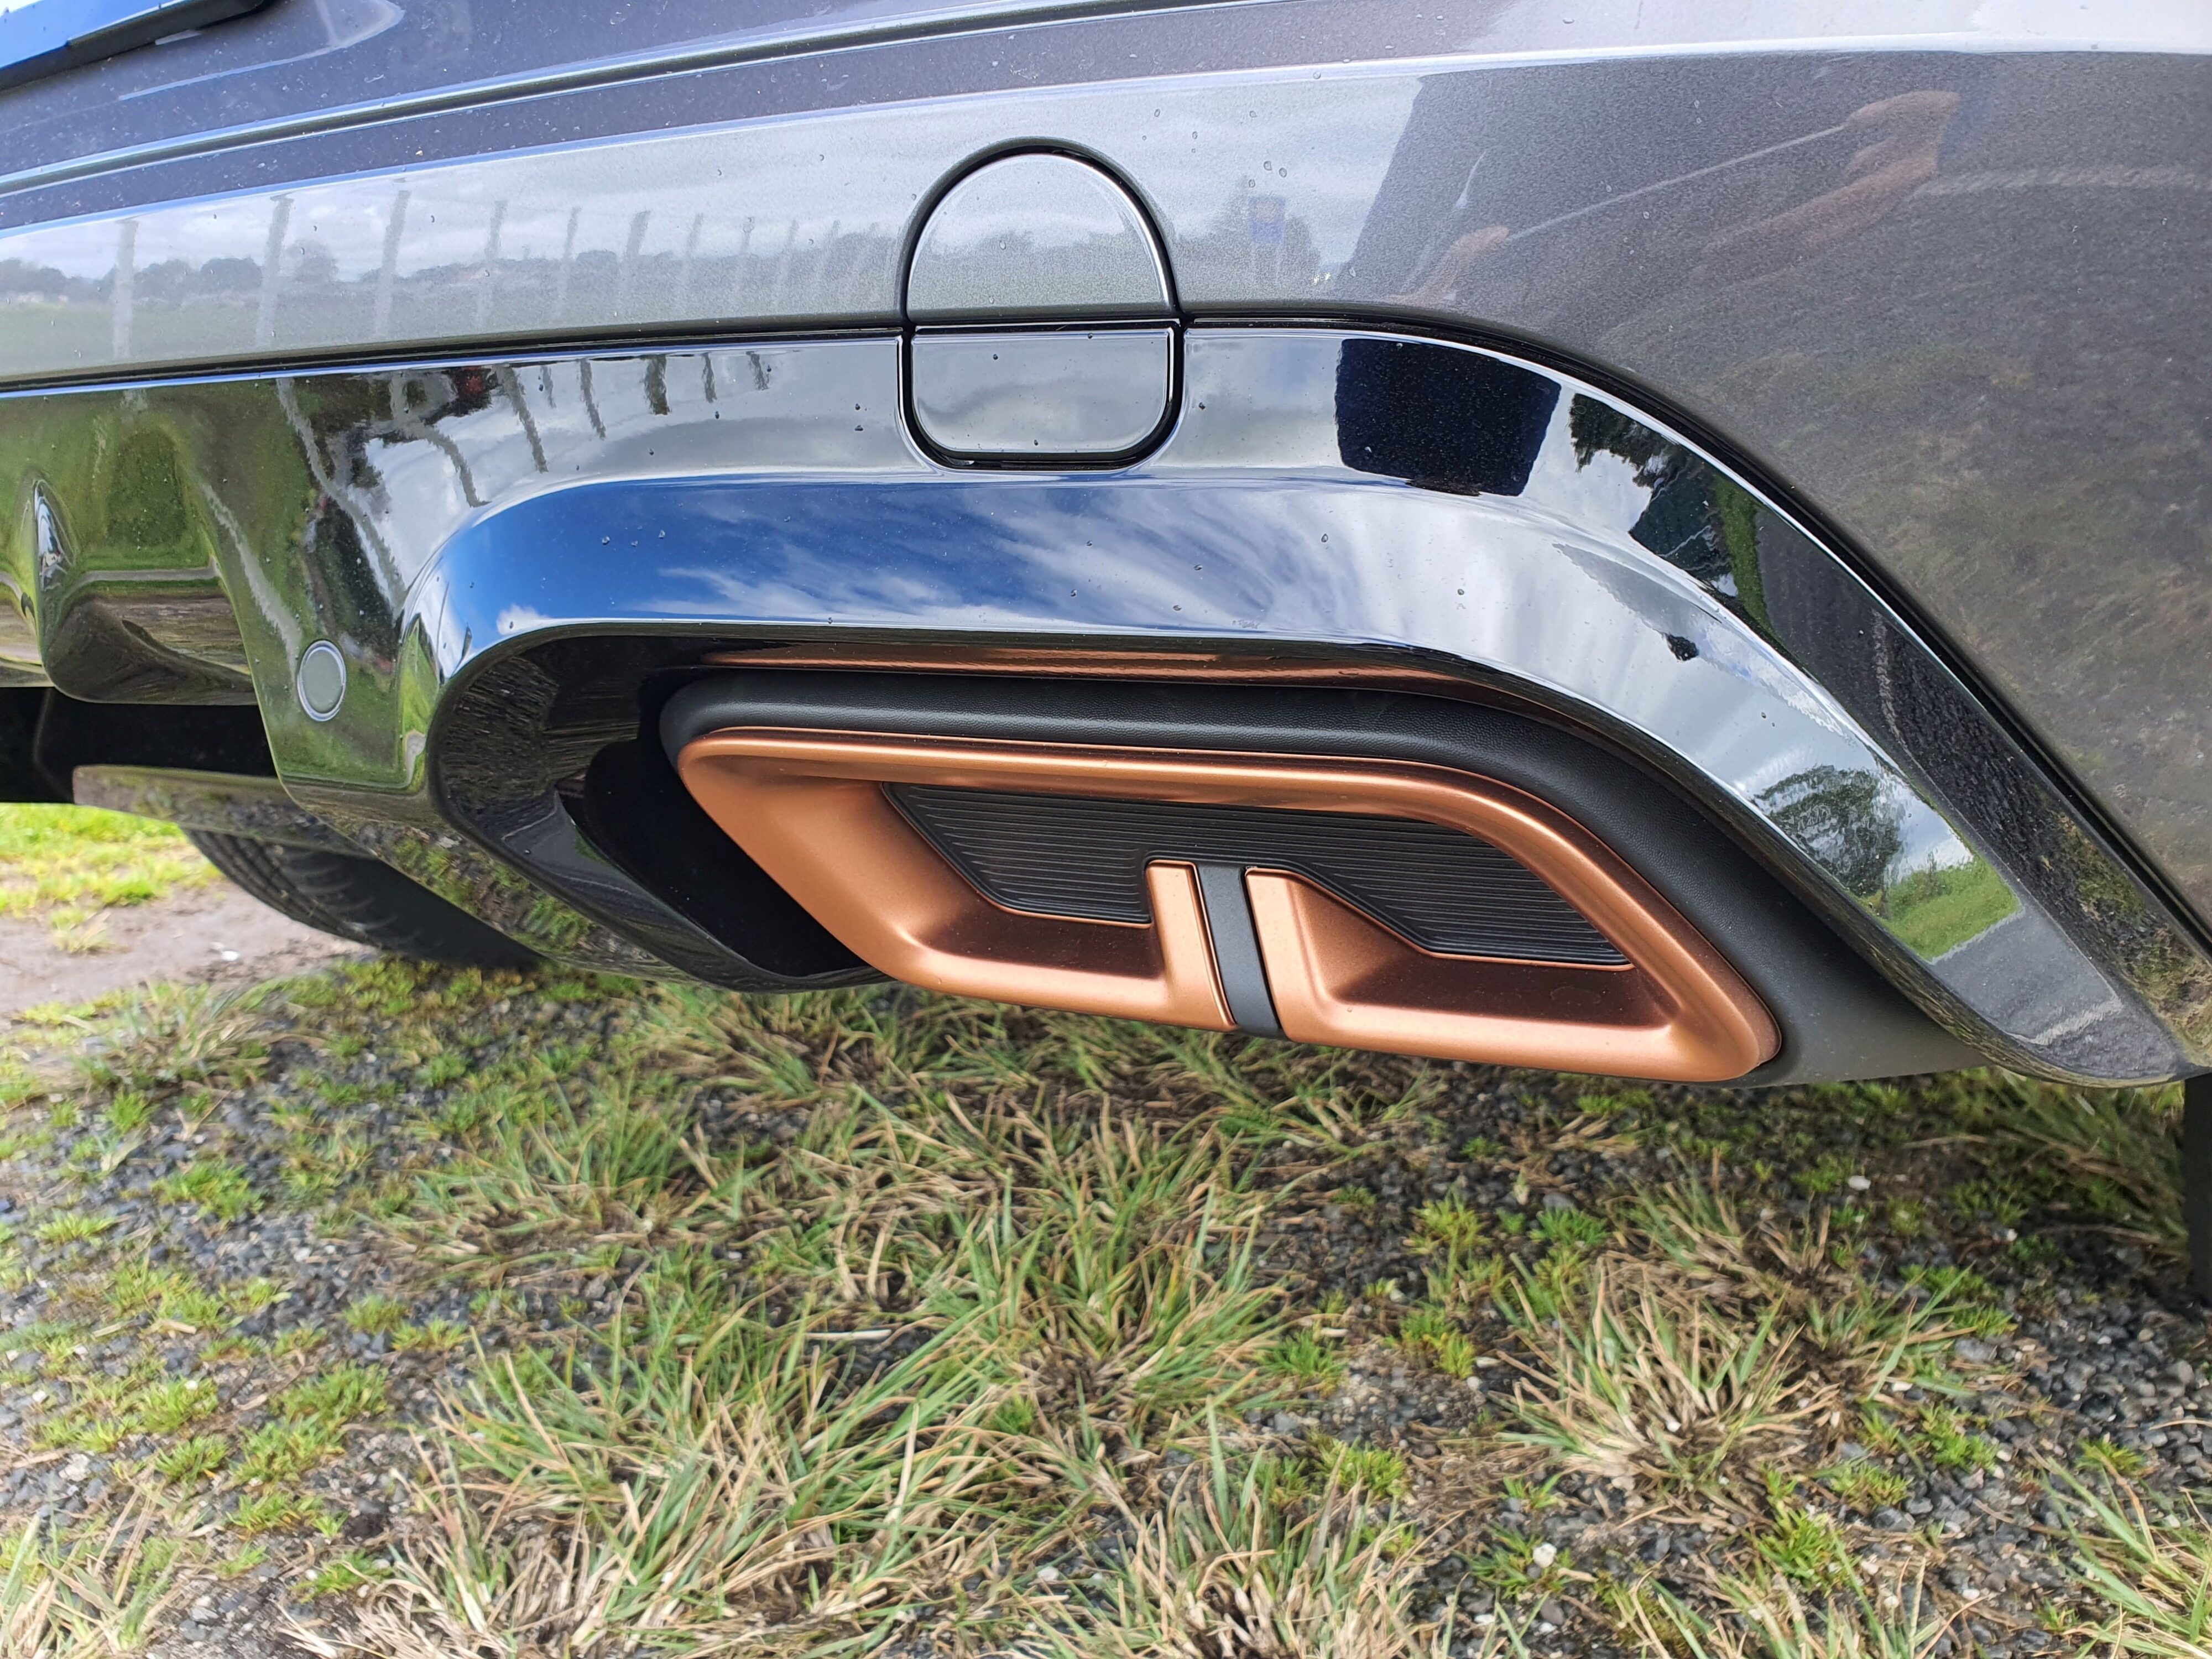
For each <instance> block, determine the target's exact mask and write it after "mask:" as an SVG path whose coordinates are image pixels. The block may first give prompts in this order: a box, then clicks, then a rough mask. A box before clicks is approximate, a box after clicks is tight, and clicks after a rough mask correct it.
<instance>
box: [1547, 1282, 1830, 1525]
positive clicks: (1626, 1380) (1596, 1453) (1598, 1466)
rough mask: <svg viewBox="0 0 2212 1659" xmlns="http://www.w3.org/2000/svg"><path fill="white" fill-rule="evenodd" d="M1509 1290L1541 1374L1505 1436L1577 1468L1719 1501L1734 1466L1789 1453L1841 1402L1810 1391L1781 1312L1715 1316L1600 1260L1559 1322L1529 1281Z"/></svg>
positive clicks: (1693, 1299)
mask: <svg viewBox="0 0 2212 1659" xmlns="http://www.w3.org/2000/svg"><path fill="white" fill-rule="evenodd" d="M1624 1281H1626V1282H1624ZM1512 1294H1513V1295H1514V1296H1515V1297H1516V1301H1515V1302H1513V1303H1512V1304H1509V1309H1508V1311H1509V1315H1510V1316H1512V1317H1513V1318H1514V1320H1515V1322H1516V1324H1517V1325H1519V1326H1520V1328H1521V1330H1522V1335H1523V1337H1524V1339H1525V1340H1527V1341H1528V1344H1529V1346H1531V1347H1532V1348H1533V1349H1534V1351H1535V1353H1536V1355H1537V1358H1538V1359H1539V1361H1540V1363H1541V1366H1542V1368H1543V1370H1542V1374H1541V1376H1542V1386H1541V1388H1539V1389H1530V1388H1529V1387H1528V1386H1527V1385H1526V1384H1524V1385H1522V1388H1521V1389H1518V1390H1517V1391H1516V1411H1517V1413H1518V1414H1519V1417H1520V1419H1521V1423H1522V1427H1521V1428H1520V1429H1519V1430H1518V1431H1514V1432H1512V1433H1510V1434H1509V1435H1508V1436H1507V1438H1508V1439H1510V1440H1513V1441H1517V1442H1520V1443H1524V1444H1528V1445H1534V1446H1539V1447H1541V1448H1543V1449H1545V1450H1547V1451H1548V1452H1550V1453H1551V1454H1552V1455H1553V1456H1555V1457H1557V1458H1558V1459H1559V1461H1560V1462H1564V1463H1565V1465H1566V1466H1567V1467H1568V1468H1572V1469H1577V1470H1581V1471H1583V1472H1585V1473H1588V1474H1596V1475H1600V1476H1602V1477H1605V1478H1607V1479H1621V1478H1627V1479H1636V1478H1638V1477H1641V1478H1645V1479H1650V1480H1660V1481H1664V1482H1672V1483H1676V1484H1681V1485H1686V1486H1690V1487H1692V1488H1695V1489H1697V1490H1699V1491H1700V1492H1705V1493H1707V1495H1709V1496H1711V1495H1715V1494H1714V1493H1713V1491H1712V1489H1713V1488H1715V1487H1716V1486H1717V1485H1718V1483H1719V1482H1720V1480H1721V1479H1722V1477H1723V1475H1724V1474H1726V1473H1727V1471H1728V1470H1729V1468H1730V1467H1731V1466H1732V1465H1737V1464H1742V1465H1744V1466H1745V1467H1746V1468H1747V1467H1748V1465H1749V1463H1750V1462H1754V1461H1756V1460H1758V1459H1759V1458H1760V1457H1762V1456H1765V1455H1770V1454H1771V1453H1773V1452H1775V1451H1777V1450H1778V1449H1781V1448H1782V1447H1783V1446H1784V1445H1786V1444H1787V1443H1790V1441H1791V1440H1792V1439H1793V1438H1794V1437H1795V1436H1796V1433H1797V1431H1798V1430H1799V1427H1800V1425H1802V1423H1803V1422H1804V1421H1805V1420H1806V1419H1808V1418H1810V1417H1813V1416H1814V1415H1816V1414H1817V1413H1820V1412H1822V1411H1825V1410H1826V1409H1827V1408H1828V1407H1829V1406H1830V1405H1831V1404H1832V1400H1831V1398H1830V1397H1829V1391H1828V1390H1826V1389H1815V1390H1814V1392H1813V1393H1812V1394H1810V1395H1808V1394H1806V1393H1805V1392H1804V1391H1803V1379H1802V1377H1801V1376H1800V1375H1799V1367H1798V1365H1797V1364H1796V1356H1795V1355H1794V1353H1793V1352H1792V1350H1793V1348H1794V1347H1795V1346H1796V1340H1797V1335H1796V1330H1795V1329H1794V1328H1790V1327H1789V1326H1787V1325H1785V1324H1784V1322H1783V1320H1782V1319H1781V1317H1780V1316H1779V1314H1778V1312H1777V1311H1776V1310H1772V1309H1769V1310H1767V1311H1766V1312H1765V1314H1764V1315H1763V1316H1760V1317H1759V1318H1758V1319H1756V1320H1754V1321H1745V1320H1741V1319H1736V1318H1730V1317H1727V1316H1718V1315H1716V1314H1715V1313H1714V1312H1713V1310H1711V1309H1710V1308H1709V1307H1708V1306H1707V1305H1706V1304H1705V1301H1704V1299H1703V1298H1701V1297H1699V1296H1698V1295H1696V1294H1695V1293H1694V1292H1692V1291H1688V1290H1686V1289H1685V1288H1683V1287H1682V1286H1680V1285H1679V1284H1675V1285H1670V1284H1668V1282H1667V1281H1666V1280H1664V1279H1661V1278H1660V1277H1659V1276H1657V1275H1656V1274H1653V1273H1641V1272H1638V1271H1637V1270H1635V1269H1633V1268H1622V1267H1612V1268H1608V1267H1603V1266H1601V1267H1598V1268H1596V1269H1595V1270H1594V1271H1593V1273H1592V1275H1591V1278H1590V1281H1589V1289H1588V1293H1587V1296H1586V1298H1585V1299H1584V1300H1583V1302H1582V1304H1580V1305H1579V1306H1577V1307H1570V1308H1567V1309H1565V1310H1562V1311H1561V1313H1560V1316H1559V1318H1558V1319H1557V1320H1555V1321H1552V1320H1545V1319H1542V1318H1541V1317H1539V1316H1538V1314H1537V1312H1536V1310H1535V1309H1534V1307H1533V1306H1532V1305H1531V1303H1530V1301H1529V1299H1528V1294H1527V1292H1526V1290H1525V1288H1523V1287H1520V1286H1516V1287H1514V1290H1513V1291H1512ZM1793 1390H1795V1391H1796V1393H1795V1395H1794V1397H1793ZM1746 1485H1748V1483H1746ZM1745 1495H1746V1496H1748V1493H1746V1494H1745Z"/></svg>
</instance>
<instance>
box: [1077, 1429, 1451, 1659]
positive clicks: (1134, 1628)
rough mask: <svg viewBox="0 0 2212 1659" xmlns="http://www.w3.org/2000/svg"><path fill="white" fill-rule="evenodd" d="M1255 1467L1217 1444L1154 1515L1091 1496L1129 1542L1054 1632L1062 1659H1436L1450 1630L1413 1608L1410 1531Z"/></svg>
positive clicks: (1103, 1487)
mask: <svg viewBox="0 0 2212 1659" xmlns="http://www.w3.org/2000/svg"><path fill="white" fill-rule="evenodd" d="M1277 1474H1279V1471H1276V1470H1274V1469H1273V1468H1272V1467H1271V1466H1270V1465H1268V1464H1267V1462H1265V1461H1264V1460H1255V1462H1252V1463H1250V1464H1249V1465H1247V1466H1246V1467H1245V1468H1244V1469H1243V1472H1242V1474H1238V1473H1237V1472H1236V1471H1235V1470H1234V1469H1233V1468H1232V1467H1231V1463H1230V1462H1229V1460H1228V1458H1227V1456H1226V1455H1225V1451H1224V1449H1223V1447H1222V1445H1221V1443H1220V1441H1219V1439H1218V1437H1216V1438H1215V1440H1214V1441H1213V1444H1212V1456H1211V1458H1210V1459H1209V1460H1206V1461H1203V1462H1198V1463H1194V1464H1193V1465H1191V1466H1190V1467H1189V1468H1188V1469H1186V1470H1185V1471H1184V1472H1183V1474H1182V1477H1181V1478H1180V1479H1179V1480H1177V1481H1176V1483H1175V1484H1174V1485H1173V1486H1170V1488H1169V1489H1168V1491H1167V1492H1166V1494H1165V1496H1164V1502H1163V1503H1162V1504H1160V1505H1159V1507H1158V1509H1157V1510H1154V1511H1152V1512H1151V1513H1149V1514H1139V1513H1138V1512H1137V1511H1136V1510H1134V1509H1133V1507H1132V1506H1131V1504H1130V1503H1129V1500H1128V1498H1127V1495H1126V1494H1125V1493H1124V1492H1122V1491H1121V1488H1120V1487H1119V1486H1117V1485H1116V1484H1115V1482H1114V1481H1113V1480H1111V1479H1110V1478H1109V1477H1105V1476H1103V1474H1102V1475H1100V1476H1098V1477H1097V1486H1098V1488H1099V1490H1100V1491H1101V1492H1103V1495H1104V1496H1106V1497H1107V1498H1108V1499H1109V1501H1110V1502H1112V1503H1113V1504H1115V1507H1116V1508H1118V1509H1119V1510H1121V1514H1122V1516H1123V1518H1124V1520H1125V1521H1126V1522H1127V1525H1128V1528H1129V1534H1130V1535H1129V1541H1128V1547H1127V1552H1126V1553H1125V1555H1124V1557H1123V1561H1122V1565H1121V1571H1120V1573H1119V1574H1118V1575H1117V1577H1116V1578H1115V1582H1114V1583H1113V1584H1112V1586H1111V1588H1110V1589H1109V1590H1107V1591H1105V1592H1103V1593H1102V1594H1100V1595H1097V1596H1096V1597H1095V1598H1093V1599H1092V1600H1091V1601H1088V1602H1085V1603H1081V1604H1079V1605H1078V1606H1077V1607H1074V1608H1073V1610H1072V1611H1070V1612H1068V1613H1064V1614H1062V1615H1060V1617H1059V1618H1058V1619H1057V1620H1055V1627H1054V1629H1053V1631H1052V1633H1051V1637H1050V1640H1051V1643H1052V1647H1053V1650H1054V1651H1055V1652H1057V1653H1059V1654H1061V1655H1065V1656H1068V1659H1073V1656H1076V1655H1082V1656H1085V1659H1409V1656H1414V1655H1421V1654H1432V1655H1435V1656H1438V1659H1441V1656H1442V1655H1443V1654H1444V1653H1445V1652H1446V1651H1447V1650H1448V1647H1449V1629H1448V1628H1440V1627H1438V1626H1437V1625H1435V1624H1433V1623H1427V1622H1424V1621H1422V1620H1418V1619H1416V1618H1415V1617H1414V1616H1413V1613H1412V1611H1411V1607H1410V1602H1411V1599H1412V1590H1413V1583H1414V1581H1415V1580H1416V1578H1417V1577H1419V1571H1420V1567H1421V1561H1420V1558H1419V1553H1418V1552H1417V1551H1416V1550H1414V1549H1413V1547H1412V1546H1413V1543H1414V1539H1413V1534H1412V1532H1411V1530H1410V1528H1406V1527H1404V1526H1402V1525H1394V1524H1391V1523H1389V1522H1388V1521H1387V1519H1386V1518H1384V1517H1380V1516H1376V1515H1375V1514H1374V1513H1373V1512H1372V1511H1370V1510H1366V1509H1365V1508H1364V1507H1363V1506H1362V1505H1360V1504H1358V1502H1356V1501H1355V1499H1354V1498H1352V1495H1350V1494H1347V1493H1346V1492H1341V1491H1340V1490H1339V1489H1337V1488H1335V1487H1334V1486H1331V1487H1330V1488H1329V1489H1328V1490H1327V1491H1325V1492H1321V1493H1318V1494H1309V1493H1306V1492H1304V1491H1303V1489H1302V1488H1300V1487H1299V1486H1297V1485H1296V1484H1295V1483H1293V1484H1291V1485H1289V1486H1285V1485H1283V1484H1280V1483H1279V1481H1278V1480H1276V1479H1275V1478H1274V1477H1275V1476H1276V1475H1277Z"/></svg>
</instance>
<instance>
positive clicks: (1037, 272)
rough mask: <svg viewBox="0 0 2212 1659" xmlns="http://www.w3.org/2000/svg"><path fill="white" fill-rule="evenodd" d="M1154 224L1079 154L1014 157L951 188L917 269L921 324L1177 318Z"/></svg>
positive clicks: (912, 271)
mask: <svg viewBox="0 0 2212 1659" xmlns="http://www.w3.org/2000/svg"><path fill="white" fill-rule="evenodd" d="M1172 312H1173V301H1171V300H1170V297H1169V295H1168V278H1167V268H1166V266H1165V264H1163V263H1162V261H1161V258H1160V251H1159V247H1158V244H1156V243H1155V242H1154V241H1153V240H1152V227H1151V226H1149V225H1147V224H1146V222H1145V216H1144V214H1143V212H1142V211H1141V210H1139V208H1138V206H1137V204H1136V202H1135V201H1134V199H1133V198H1132V197H1131V196H1130V195H1129V192H1128V191H1127V190H1126V189H1125V188H1123V186H1122V185H1121V182H1120V180H1118V179H1114V178H1112V177H1110V176H1109V175H1108V174H1107V173H1104V172H1103V171H1102V170H1101V169H1100V168H1099V167H1097V166H1095V165H1094V164H1092V163H1091V162H1089V161H1080V160H1078V159H1077V158H1076V157H1074V156H1072V155H1037V154H1034V153H1032V154H1030V155H1008V156H1002V157H1000V159H999V160H997V161H986V162H985V163H984V164H983V165H982V166H981V167H977V168H976V169H975V171H974V172H973V173H968V174H966V175H965V176H964V177H963V178H962V179H960V180H959V181H958V182H957V184H955V185H953V186H952V188H951V189H950V190H948V191H945V194H944V196H943V197H941V198H940V199H939V201H938V203H937V204H936V206H934V207H933V208H932V209H930V210H929V212H928V215H927V217H926V218H925V219H924V220H923V222H922V226H921V234H920V236H918V237H917V238H916V239H915V249H914V258H913V260H912V262H911V263H910V264H908V267H907V275H906V314H907V315H908V317H909V318H911V319H913V320H914V321H915V322H917V323H942V322H965V321H974V320H976V319H991V320H1013V319H1025V320H1030V321H1043V322H1061V323H1073V322H1089V321H1095V320H1097V319H1102V318H1108V317H1117V316H1118V317H1130V316H1134V317H1165V316H1169V315H1170V314H1172Z"/></svg>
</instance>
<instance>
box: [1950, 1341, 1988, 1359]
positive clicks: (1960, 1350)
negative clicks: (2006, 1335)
mask: <svg viewBox="0 0 2212 1659" xmlns="http://www.w3.org/2000/svg"><path fill="white" fill-rule="evenodd" d="M1951 1352H1954V1353H1955V1354H1957V1355H1958V1356H1959V1358H1961V1359H1963V1360H1965V1361H1966V1363H1967V1364H1969V1365H1986V1364H1989V1363H1990V1360H1992V1359H1994V1358H1996V1349H1995V1348H1992V1347H1991V1346H1990V1345H1989V1344H1988V1343H1986V1342H1977V1341H1976V1340H1974V1339H1973V1338H1972V1337H1971V1336H1962V1337H1960V1339H1959V1340H1957V1341H1956V1342H1954V1343H1953V1344H1952V1345H1951Z"/></svg>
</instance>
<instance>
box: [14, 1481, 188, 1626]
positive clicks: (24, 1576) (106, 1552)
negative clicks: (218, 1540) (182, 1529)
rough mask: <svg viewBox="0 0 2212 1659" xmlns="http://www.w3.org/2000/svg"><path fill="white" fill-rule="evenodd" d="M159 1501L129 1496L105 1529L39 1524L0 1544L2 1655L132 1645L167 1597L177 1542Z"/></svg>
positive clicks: (171, 1595)
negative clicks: (72, 1531)
mask: <svg viewBox="0 0 2212 1659" xmlns="http://www.w3.org/2000/svg"><path fill="white" fill-rule="evenodd" d="M157 1507H158V1506H157V1505H156V1504H155V1503H154V1502H153V1501H152V1500H150V1499H142V1500H137V1501H133V1502H131V1503H130V1504H125V1507H124V1508H123V1509H122V1510H120V1511H118V1514H117V1515H116V1516H115V1518H114V1520H113V1521H112V1522H110V1523H109V1525H108V1527H107V1528H106V1531H105V1532H103V1533H98V1534H93V1535H92V1536H89V1537H79V1538H64V1537H63V1536H60V1535H58V1534H52V1533H49V1532H47V1531H46V1529H45V1528H43V1526H42V1525H41V1524H40V1522H32V1523H31V1524H30V1525H29V1526H27V1527H26V1528H24V1529H23V1530H22V1531H21V1532H19V1533H17V1534H15V1535H14V1536H12V1537H10V1538H9V1539H8V1540H6V1541H5V1542H4V1543H0V1565H4V1568H5V1572H4V1575H0V1656H5V1659H92V1656H94V1655H100V1656H107V1655H112V1654H118V1653H128V1652H131V1651H135V1650H137V1648H138V1647H139V1646H140V1645H141V1644H143V1641H144V1639H145V1637H146V1634H147V1632H148V1626H149V1624H150V1623H152V1622H153V1621H154V1620H155V1619H156V1618H157V1617H158V1616H159V1615H160V1614H161V1613H163V1612H164V1611H165V1610H166V1609H167V1607H169V1606H170V1605H171V1603H173V1601H176V1599H177V1597H178V1595H179V1588H180V1587H179V1583H178V1582H177V1575H176V1561H177V1555H178V1549H177V1545H176V1543H175V1541H174V1540H173V1538H171V1537H169V1536H167V1535H166V1534H162V1535H156V1531H157V1522H158V1521H159V1520H160V1519H161V1517H160V1516H158V1515H157Z"/></svg>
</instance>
